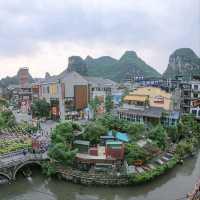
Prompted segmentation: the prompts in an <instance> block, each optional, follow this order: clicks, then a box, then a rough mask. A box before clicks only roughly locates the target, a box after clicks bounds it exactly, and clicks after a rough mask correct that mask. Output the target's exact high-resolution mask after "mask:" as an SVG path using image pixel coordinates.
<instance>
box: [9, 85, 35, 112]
mask: <svg viewBox="0 0 200 200" xmlns="http://www.w3.org/2000/svg"><path fill="white" fill-rule="evenodd" d="M8 91H9V96H10V101H11V103H12V104H13V105H15V106H16V108H19V109H20V110H21V111H22V112H28V111H29V110H30V106H31V100H32V91H31V85H30V84H28V85H27V84H26V85H24V86H21V85H10V86H9V87H8Z"/></svg>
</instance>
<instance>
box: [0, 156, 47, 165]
mask: <svg viewBox="0 0 200 200" xmlns="http://www.w3.org/2000/svg"><path fill="white" fill-rule="evenodd" d="M19 155H21V156H20V157H17V156H19ZM47 158H48V156H47V153H43V154H32V153H26V154H23V153H22V152H16V153H14V154H11V155H9V156H8V155H5V157H3V159H2V157H1V159H0V168H4V167H10V166H14V165H17V164H19V163H24V162H27V161H39V160H45V159H47Z"/></svg>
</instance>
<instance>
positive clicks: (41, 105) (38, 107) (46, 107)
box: [31, 99, 50, 118]
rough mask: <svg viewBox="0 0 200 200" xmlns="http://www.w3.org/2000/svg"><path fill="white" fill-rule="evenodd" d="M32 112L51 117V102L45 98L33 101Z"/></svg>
mask: <svg viewBox="0 0 200 200" xmlns="http://www.w3.org/2000/svg"><path fill="white" fill-rule="evenodd" d="M31 110H32V114H33V116H35V117H38V118H42V117H49V115H50V104H49V103H48V102H47V101H46V100H45V99H39V100H35V101H33V104H32V105H31Z"/></svg>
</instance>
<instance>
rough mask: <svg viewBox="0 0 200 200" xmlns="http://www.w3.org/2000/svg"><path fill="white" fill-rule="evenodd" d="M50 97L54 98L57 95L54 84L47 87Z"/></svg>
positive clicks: (56, 87)
mask: <svg viewBox="0 0 200 200" xmlns="http://www.w3.org/2000/svg"><path fill="white" fill-rule="evenodd" d="M49 91H50V95H51V96H56V95H57V94H58V86H57V84H56V83H51V84H50V87H49Z"/></svg>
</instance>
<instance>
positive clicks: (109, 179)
mask: <svg viewBox="0 0 200 200" xmlns="http://www.w3.org/2000/svg"><path fill="white" fill-rule="evenodd" d="M198 154H199V152H196V154H195V155H198ZM192 156H194V154H192ZM189 158H191V156H189V155H187V156H185V159H184V161H186V160H188V159H189ZM179 163H180V159H179V158H178V157H177V155H174V156H173V157H172V158H171V159H170V160H169V161H167V162H166V163H164V164H162V165H159V166H157V167H156V168H151V169H150V168H149V169H148V170H146V171H143V172H141V173H137V174H129V175H128V174H124V175H121V174H115V175H114V174H108V173H90V172H83V171H79V170H75V169H72V168H69V167H68V168H65V167H63V166H59V167H57V168H56V174H57V176H58V177H59V178H60V179H61V178H62V179H64V180H65V181H68V182H72V183H74V184H82V185H96V186H131V185H139V184H142V183H147V182H150V181H152V180H154V179H156V178H157V177H159V176H161V175H164V174H165V173H167V172H168V171H170V170H171V169H173V168H175V167H176V166H177V165H178V164H179ZM183 164H184V163H183Z"/></svg>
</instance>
